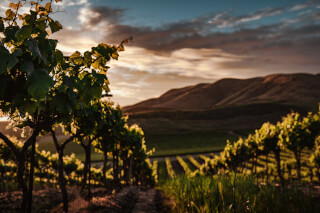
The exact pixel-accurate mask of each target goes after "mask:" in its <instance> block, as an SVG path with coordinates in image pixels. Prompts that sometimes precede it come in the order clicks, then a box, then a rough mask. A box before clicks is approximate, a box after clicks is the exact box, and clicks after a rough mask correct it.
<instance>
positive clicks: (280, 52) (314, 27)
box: [0, 0, 320, 106]
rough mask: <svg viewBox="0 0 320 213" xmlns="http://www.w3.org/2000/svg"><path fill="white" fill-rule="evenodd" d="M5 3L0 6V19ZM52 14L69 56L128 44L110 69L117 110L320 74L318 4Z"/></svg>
mask: <svg viewBox="0 0 320 213" xmlns="http://www.w3.org/2000/svg"><path fill="white" fill-rule="evenodd" d="M9 2H10V1H9V0H1V2H0V16H4V13H5V10H6V9H7V8H8V5H9ZM13 2H16V1H13ZM55 8H56V11H57V13H55V14H53V18H54V19H56V20H58V21H60V22H61V23H62V25H63V30H61V31H60V32H58V33H55V34H53V35H52V36H51V37H52V38H54V39H58V41H59V44H58V49H60V50H62V51H63V52H64V54H66V55H70V54H72V53H73V52H74V51H76V50H78V51H80V52H84V51H86V50H90V49H91V47H92V46H95V45H97V44H99V43H101V42H104V43H108V44H118V43H120V42H121V41H122V40H123V39H125V38H128V37H130V36H132V37H133V40H132V41H131V42H129V44H127V45H126V49H125V51H124V52H121V54H120V57H119V60H117V61H112V62H110V64H109V66H110V67H111V68H110V69H109V71H108V78H109V81H110V89H111V94H112V95H113V98H112V100H113V101H114V102H115V103H119V104H120V105H121V106H125V105H130V104H134V103H137V102H140V101H142V100H145V99H148V98H154V97H158V96H160V95H161V94H163V93H164V92H166V91H168V90H169V89H172V88H179V87H184V86H189V85H194V84H198V83H213V82H215V81H217V80H219V79H221V78H251V77H257V76H266V75H270V74H274V73H301V72H303V73H314V74H316V73H320V69H319V68H320V1H319V0H317V1H299V0H276V1H274V0H268V1H257V0H199V1H194V0H193V1H190V0H170V1H169V0H161V1H160V0H63V1H62V2H59V3H55Z"/></svg>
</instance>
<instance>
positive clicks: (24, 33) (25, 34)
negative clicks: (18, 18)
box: [16, 25, 32, 42]
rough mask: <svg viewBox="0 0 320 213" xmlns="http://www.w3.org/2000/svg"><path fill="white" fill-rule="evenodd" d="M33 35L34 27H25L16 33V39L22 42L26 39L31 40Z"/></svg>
mask: <svg viewBox="0 0 320 213" xmlns="http://www.w3.org/2000/svg"><path fill="white" fill-rule="evenodd" d="M31 34H32V26H30V25H24V26H22V27H21V28H20V29H19V30H18V31H17V32H16V38H17V40H18V41H19V42H20V41H23V40H25V39H26V38H29V37H30V36H31Z"/></svg>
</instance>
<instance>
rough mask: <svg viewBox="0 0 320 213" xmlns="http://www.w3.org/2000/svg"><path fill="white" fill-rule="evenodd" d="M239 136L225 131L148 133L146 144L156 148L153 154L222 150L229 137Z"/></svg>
mask: <svg viewBox="0 0 320 213" xmlns="http://www.w3.org/2000/svg"><path fill="white" fill-rule="evenodd" d="M237 138H238V137H237V136H234V135H230V134H228V133H224V132H210V133H187V134H166V135H146V144H147V148H148V149H152V148H153V147H154V148H155V150H156V151H155V153H154V154H153V156H164V155H179V154H188V153H200V152H215V151H221V150H223V149H224V147H225V145H226V140H227V139H229V140H236V139H237Z"/></svg>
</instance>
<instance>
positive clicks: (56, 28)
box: [49, 19, 62, 33]
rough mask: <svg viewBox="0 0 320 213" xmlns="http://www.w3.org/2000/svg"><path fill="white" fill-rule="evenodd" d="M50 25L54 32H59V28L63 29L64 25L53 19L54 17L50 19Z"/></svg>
mask: <svg viewBox="0 0 320 213" xmlns="http://www.w3.org/2000/svg"><path fill="white" fill-rule="evenodd" d="M49 26H50V29H51V32H52V33H55V32H58V31H59V30H61V29H62V25H61V24H60V22H58V21H53V20H52V19H50V21H49Z"/></svg>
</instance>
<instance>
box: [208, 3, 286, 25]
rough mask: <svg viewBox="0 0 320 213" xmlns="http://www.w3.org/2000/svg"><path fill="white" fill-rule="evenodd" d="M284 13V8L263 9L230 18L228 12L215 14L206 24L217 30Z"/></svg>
mask: <svg viewBox="0 0 320 213" xmlns="http://www.w3.org/2000/svg"><path fill="white" fill-rule="evenodd" d="M283 12H284V8H264V9H261V10H258V11H256V12H254V13H251V14H247V15H239V16H231V15H230V12H223V13H220V14H216V15H215V16H214V17H213V19H212V20H209V21H208V23H209V24H211V25H214V26H216V27H217V28H226V27H239V26H242V25H243V24H244V23H247V22H251V21H256V20H259V19H262V18H264V17H268V16H275V15H279V14H281V13H283Z"/></svg>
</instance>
